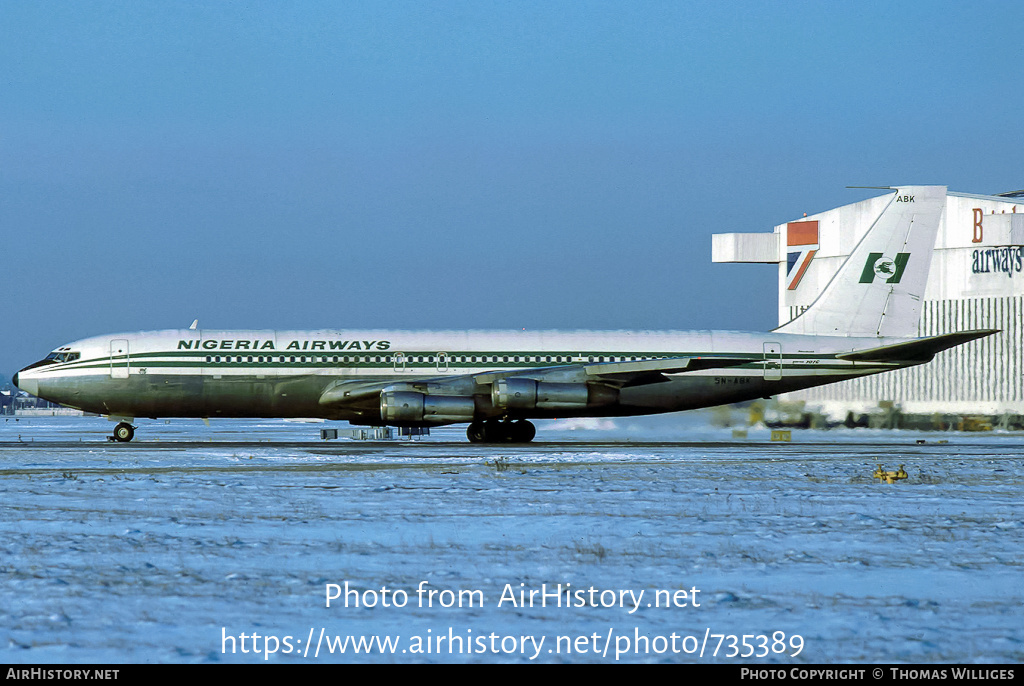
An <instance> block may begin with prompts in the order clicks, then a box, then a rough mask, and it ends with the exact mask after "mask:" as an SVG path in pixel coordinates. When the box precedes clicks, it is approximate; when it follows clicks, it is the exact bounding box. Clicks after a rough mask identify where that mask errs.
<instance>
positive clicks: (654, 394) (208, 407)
mask: <svg viewBox="0 0 1024 686" xmlns="http://www.w3.org/2000/svg"><path fill="white" fill-rule="evenodd" d="M894 190H896V189H894ZM945 198H946V189H945V187H942V186H915V187H904V188H901V189H898V190H896V193H895V194H894V195H893V197H892V199H891V200H890V202H889V203H888V204H887V206H886V208H885V209H884V210H883V211H882V213H881V215H880V216H879V217H878V218H877V219H876V220H875V222H874V224H872V226H871V227H870V228H869V229H868V230H867V232H866V233H865V234H864V236H863V238H862V239H861V241H860V242H859V243H858V244H857V245H856V246H855V247H854V249H853V251H852V252H851V254H850V256H849V257H848V258H847V260H846V262H845V263H844V264H843V265H842V266H841V267H840V268H839V271H838V272H837V273H836V274H835V276H834V277H833V278H832V280H831V282H829V284H828V285H827V286H826V287H825V289H824V290H823V291H822V293H821V295H820V296H819V297H818V299H817V300H816V301H815V302H814V303H813V304H812V305H811V306H810V307H808V308H807V309H806V310H804V311H803V312H802V313H800V314H799V315H798V316H797V317H796V318H795V319H793V320H792V321H790V322H789V323H788V324H785V325H784V326H781V327H779V328H777V329H775V330H774V331H770V332H764V333H742V332H735V331H689V332H686V331H666V332H651V331H642V332H623V331H576V332H559V331H542V332H526V331H461V332H458V331H455V332H453V331H441V332H427V331H420V332H399V331H263V330H253V331H205V330H192V329H189V330H172V331H155V332H136V333H121V334H111V335H107V336H95V337H93V338H86V339H82V340H78V341H75V342H72V343H68V344H66V345H63V346H60V347H59V348H57V349H56V350H53V351H52V352H50V354H49V355H47V356H46V357H45V359H43V360H40V361H39V362H36V363H34V364H31V365H29V366H27V367H25V368H24V369H22V370H21V371H19V372H18V373H17V374H16V375H15V376H14V382H15V384H17V385H18V386H19V387H20V388H22V389H24V390H26V391H28V392H29V393H32V394H33V395H37V396H39V397H42V398H46V399H47V400H51V401H54V402H57V403H61V404H63V405H67V406H69V407H74V408H79V409H82V410H85V411H88V412H95V413H98V414H102V415H106V416H107V417H108V418H111V419H114V420H116V421H118V424H117V426H116V428H115V429H114V432H113V433H114V435H113V438H114V439H116V440H119V441H129V440H131V439H132V437H133V436H134V432H135V427H134V426H133V424H132V422H133V421H134V419H135V418H137V417H201V418H212V417H309V418H313V417H315V418H323V419H337V420H347V421H349V422H352V423H354V424H362V425H390V426H406V427H430V426H441V425H445V424H458V423H465V424H467V425H468V428H467V431H466V434H467V436H468V438H469V440H470V441H473V442H527V441H530V440H532V439H533V438H534V436H535V432H536V429H535V427H534V424H533V423H532V422H531V421H530V420H532V419H543V418H552V417H615V416H630V415H643V414H654V413H659V412H674V411H678V410H687V409H693V408H698V407H709V406H713V405H721V404H725V403H734V402H740V401H744V400H750V399H753V398H761V397H769V396H773V395H775V394H778V393H785V392H789V391H795V390H799V389H802V388H809V387H811V386H819V385H822V384H828V383H834V382H836V381H842V380H844V379H850V378H854V377H858V376H864V375H866V374H878V373H882V372H886V371H890V370H893V369H899V368H902V367H908V366H912V365H918V364H923V363H925V362H928V361H929V360H930V359H931V358H932V357H933V356H934V355H935V354H936V353H938V352H940V351H942V350H945V349H947V348H950V347H952V346H955V345H960V344H962V343H966V342H968V341H971V340H974V339H976V338H980V337H982V336H987V335H989V334H991V333H994V332H993V331H988V330H985V331H961V332H955V333H949V334H944V335H940V336H929V337H924V338H920V337H917V335H916V334H917V327H918V318H919V314H920V311H919V308H920V303H921V297H922V294H923V293H924V285H925V282H926V280H927V276H928V270H929V266H930V263H931V254H932V249H933V246H934V243H935V236H936V233H937V230H938V226H939V219H940V216H941V214H942V210H943V207H944V205H945ZM911 228H913V230H911ZM804 233H805V234H806V236H804V238H803V239H801V240H802V242H803V243H806V244H807V245H808V246H810V247H809V248H807V250H806V252H807V253H808V255H813V251H814V248H815V247H816V245H817V243H818V236H817V229H816V228H814V227H810V228H808V227H805V228H804ZM796 247H797V248H800V249H803V247H806V246H801V245H798V246H796ZM798 257H799V255H798ZM808 263H809V257H806V256H805V259H804V260H803V262H801V263H800V264H801V266H800V267H799V271H800V273H802V272H803V270H804V269H806V268H807V264H808Z"/></svg>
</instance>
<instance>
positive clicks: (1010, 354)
mask: <svg viewBox="0 0 1024 686" xmlns="http://www.w3.org/2000/svg"><path fill="white" fill-rule="evenodd" d="M1022 196H1024V194H1021V195H1017V194H1007V195H1005V196H990V195H972V194H968V193H956V192H948V193H947V196H946V207H945V211H944V212H943V217H942V221H941V224H940V226H939V233H938V236H937V238H936V242H935V250H934V254H933V258H932V265H931V270H930V272H929V276H928V284H927V288H926V289H925V294H924V302H923V303H922V308H921V310H922V311H921V321H920V324H919V334H920V335H921V336H930V335H936V334H942V333H950V332H954V331H963V330H966V329H989V328H992V329H1000V333H998V334H995V335H993V336H990V337H988V338H985V339H982V340H979V341H974V342H971V343H967V344H965V345H962V346H958V347H956V348H953V349H951V350H948V351H946V352H943V353H939V354H938V355H936V357H935V359H934V360H932V361H931V362H930V363H928V364H926V365H922V366H918V367H914V368H910V369H904V370H900V371H896V372H890V373H886V374H881V375H878V376H872V377H864V378H861V379H854V380H851V381H846V382H842V383H838V384H833V385H831V386H823V387H820V388H813V389H808V390H806V391H800V392H798V393H789V394H786V395H784V396H782V397H783V399H785V400H805V401H807V403H808V405H809V406H811V407H814V408H817V409H819V410H820V411H822V412H824V413H826V414H829V415H831V416H834V417H835V416H837V417H842V416H845V414H846V412H848V411H851V410H853V411H855V412H857V411H860V412H863V411H867V410H869V409H872V408H875V407H877V406H878V403H879V402H880V401H892V402H894V403H895V404H896V405H898V406H899V407H900V408H901V409H902V411H904V412H909V413H925V414H931V413H956V414H1004V413H1013V414H1024V363H1022V354H1024V325H1022V318H1024V197H1022ZM890 198H891V194H888V193H887V194H885V195H881V196H879V197H876V198H870V199H868V200H864V201H861V202H857V203H853V204H850V205H844V206H843V207H838V208H836V209H833V210H828V211H827V212H821V213H819V214H815V215H812V216H809V217H804V218H802V219H799V220H796V221H792V222H786V223H785V224H780V225H778V226H776V227H775V230H774V231H773V232H772V233H760V234H719V235H716V236H714V237H713V243H712V259H713V261H715V262H760V263H774V264H776V265H777V268H778V288H779V313H778V314H779V318H778V319H779V324H780V325H782V324H785V323H786V322H788V321H789V320H791V319H793V318H794V317H795V316H796V315H797V314H799V313H800V312H801V311H803V309H805V308H806V307H808V306H809V305H810V304H811V303H812V302H813V301H814V299H815V298H816V297H817V296H818V294H819V293H821V291H822V290H823V289H824V288H825V286H826V285H827V284H828V282H829V280H830V279H831V278H832V276H833V275H834V274H835V273H836V271H837V270H838V268H839V266H840V265H841V264H842V263H843V261H844V260H845V259H846V257H847V256H848V255H849V254H850V252H851V251H852V249H853V247H854V246H855V245H856V244H857V242H858V241H859V240H860V239H861V237H862V236H863V235H864V233H865V232H866V231H867V230H868V228H869V227H870V226H871V224H872V223H873V222H874V221H875V219H876V218H877V217H878V216H879V215H880V214H881V212H882V210H883V209H884V208H885V206H886V205H887V204H888V203H889V200H890Z"/></svg>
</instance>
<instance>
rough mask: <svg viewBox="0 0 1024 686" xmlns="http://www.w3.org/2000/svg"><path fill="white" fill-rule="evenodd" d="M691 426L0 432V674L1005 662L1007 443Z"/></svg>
mask: <svg viewBox="0 0 1024 686" xmlns="http://www.w3.org/2000/svg"><path fill="white" fill-rule="evenodd" d="M709 419H711V415H709V414H707V413H691V414H689V415H682V416H675V417H663V418H657V419H644V420H615V421H604V420H602V421H595V422H577V423H569V422H547V423H543V424H542V425H541V426H540V431H539V432H538V437H537V441H538V442H537V443H535V444H531V445H529V446H508V447H495V446H489V447H481V446H476V445H470V444H468V443H466V442H465V436H464V433H463V430H462V429H461V428H458V427H456V428H451V429H443V430H438V431H435V432H434V435H433V436H431V437H429V438H427V439H424V440H421V441H413V442H397V441H395V442H387V443H368V442H367V443H363V442H355V441H347V440H337V441H329V442H323V441H320V440H319V429H320V428H321V427H324V426H330V425H325V424H314V423H297V422H283V421H226V420H222V421H219V422H215V423H213V424H212V425H211V426H209V427H207V426H205V425H203V423H202V422H199V421H186V420H174V421H171V422H169V423H165V422H164V421H163V420H160V421H140V422H139V429H138V431H137V433H136V440H135V442H133V443H130V444H114V443H109V442H107V441H106V438H105V436H106V435H107V434H109V432H110V430H111V428H112V425H111V424H109V423H107V422H105V421H104V420H102V419H97V418H67V417H54V418H31V419H21V420H19V421H17V422H16V421H15V420H14V418H9V419H8V420H7V421H0V616H3V618H4V619H3V621H2V623H0V662H8V663H28V662H60V663H73V662H97V663H107V662H257V661H264V660H267V661H270V662H277V663H303V662H327V661H332V662H338V661H344V662H352V661H385V662H413V661H415V662H427V661H444V662H447V661H488V662H490V661H509V662H530V661H545V662H554V661H565V662H578V661H591V662H593V661H596V662H615V661H616V660H617V661H620V662H623V661H630V662H636V661H679V662H728V663H733V662H737V663H765V662H773V663H779V664H790V663H803V662H812V663H821V662H910V663H933V662H1020V661H1021V660H1022V659H1024V622H1022V621H1021V607H1022V606H1024V602H1022V601H1024V584H1022V583H1021V579H1022V578H1024V575H1022V571H1024V570H1022V566H1024V513H1022V511H1021V503H1022V502H1024V436H1021V435H1020V434H998V433H986V434H962V433H961V434H954V433H908V432H886V431H868V430H833V431H794V432H793V440H792V442H791V443H773V442H771V441H769V431H768V430H767V429H752V430H750V431H749V432H748V433H747V436H746V437H735V438H734V436H733V433H732V429H731V428H722V427H716V426H713V423H712V422H710V421H709ZM919 440H923V441H924V443H923V444H920V443H918V441H919ZM940 441H942V442H940ZM878 463H881V464H883V466H884V467H885V468H886V469H892V470H895V469H896V468H897V467H898V466H899V465H900V464H904V465H905V466H906V467H905V468H906V471H907V472H908V474H909V478H907V479H906V480H905V481H901V482H898V483H896V484H893V485H887V484H883V483H880V482H878V481H877V480H874V479H872V476H871V475H872V472H873V471H874V470H875V468H876V465H877V464H878ZM346 584H347V586H346ZM559 585H560V586H559ZM346 589H347V590H348V591H349V593H345V591H346ZM531 591H532V592H533V594H532V601H533V602H532V603H531V602H530V600H531ZM328 595H334V596H335V598H334V599H333V600H332V601H331V603H330V606H329V607H327V596H328ZM346 599H347V601H348V602H347V606H346ZM357 603H358V605H359V606H358V607H356V604H357ZM367 605H372V607H367ZM664 605H669V607H664ZM360 641H363V642H362V643H361V642H360ZM367 642H368V643H367ZM342 648H344V650H345V652H341V650H342ZM364 649H368V650H369V652H366V651H365V650H364ZM357 651H359V652H357Z"/></svg>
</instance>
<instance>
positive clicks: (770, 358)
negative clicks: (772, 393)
mask: <svg viewBox="0 0 1024 686" xmlns="http://www.w3.org/2000/svg"><path fill="white" fill-rule="evenodd" d="M780 379H782V344H781V343H765V344H764V380H765V381H779V380H780Z"/></svg>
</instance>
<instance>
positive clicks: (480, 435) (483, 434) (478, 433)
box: [466, 422, 487, 443]
mask: <svg viewBox="0 0 1024 686" xmlns="http://www.w3.org/2000/svg"><path fill="white" fill-rule="evenodd" d="M466 438H468V439H469V442H470V443H484V442H485V441H486V440H487V428H486V426H485V425H484V423H483V422H473V423H472V424H470V425H469V428H468V429H466Z"/></svg>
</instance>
